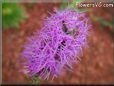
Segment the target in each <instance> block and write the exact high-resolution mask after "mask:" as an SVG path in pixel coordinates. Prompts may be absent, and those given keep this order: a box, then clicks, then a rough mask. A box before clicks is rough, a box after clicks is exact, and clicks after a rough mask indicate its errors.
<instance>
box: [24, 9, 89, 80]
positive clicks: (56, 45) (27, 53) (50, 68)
mask: <svg viewBox="0 0 114 86" xmlns="http://www.w3.org/2000/svg"><path fill="white" fill-rule="evenodd" d="M89 26H90V25H89V24H88V19H87V18H86V17H85V14H84V13H78V12H76V11H75V10H71V9H66V10H64V11H56V13H54V14H51V16H50V17H49V18H47V19H46V20H45V23H44V27H43V28H42V30H41V31H40V32H36V33H35V34H34V35H33V36H32V37H30V38H29V40H28V42H27V43H26V44H25V46H24V50H23V52H22V55H23V56H24V57H25V58H26V59H27V60H26V61H25V66H26V70H27V71H28V73H29V74H30V75H31V76H33V75H35V74H38V75H39V76H40V77H43V78H44V79H45V78H48V77H49V76H52V77H56V76H58V75H60V73H61V72H62V70H63V68H65V67H67V68H72V65H73V63H77V62H78V61H79V56H80V54H81V52H82V47H85V46H86V44H87V36H88V27H89Z"/></svg>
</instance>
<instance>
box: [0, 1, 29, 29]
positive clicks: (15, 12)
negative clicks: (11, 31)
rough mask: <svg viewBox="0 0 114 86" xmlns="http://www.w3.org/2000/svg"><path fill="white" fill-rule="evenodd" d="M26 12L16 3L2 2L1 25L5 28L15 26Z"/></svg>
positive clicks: (23, 17)
mask: <svg viewBox="0 0 114 86" xmlns="http://www.w3.org/2000/svg"><path fill="white" fill-rule="evenodd" d="M26 15H27V14H26V12H25V9H24V8H23V7H20V6H18V5H17V4H16V3H3V4H2V19H3V21H2V26H3V29H6V28H16V27H18V26H19V23H20V22H21V21H23V20H24V19H25V18H26Z"/></svg>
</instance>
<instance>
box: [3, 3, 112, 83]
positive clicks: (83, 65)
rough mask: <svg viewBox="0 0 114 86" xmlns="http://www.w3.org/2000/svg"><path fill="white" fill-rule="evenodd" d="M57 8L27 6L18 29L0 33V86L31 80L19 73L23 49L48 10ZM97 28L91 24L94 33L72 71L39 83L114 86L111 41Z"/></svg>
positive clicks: (40, 25) (105, 33)
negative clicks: (0, 51)
mask: <svg viewBox="0 0 114 86" xmlns="http://www.w3.org/2000/svg"><path fill="white" fill-rule="evenodd" d="M57 6H58V4H49V3H48V4H44V3H40V4H33V5H32V6H29V5H26V9H27V12H28V14H29V17H28V19H26V20H25V22H23V23H22V24H21V25H20V27H19V28H18V29H13V28H11V29H7V30H3V63H2V66H3V74H2V75H3V76H2V78H3V83H15V84H18V83H29V80H30V79H29V78H27V76H26V75H24V74H23V73H21V72H20V69H21V68H22V66H21V65H20V58H21V55H20V53H21V51H22V46H23V44H24V43H25V41H26V38H27V37H28V36H30V35H32V33H33V32H34V31H36V30H38V29H40V28H41V27H42V23H43V19H44V18H45V17H46V16H48V11H51V12H52V11H53V7H54V8H57ZM99 12H100V11H99ZM101 14H102V12H101ZM102 15H104V14H102ZM99 28H100V27H99V26H98V24H95V23H94V24H93V30H92V32H91V36H90V37H89V39H88V44H89V47H88V48H87V49H84V52H83V56H82V57H81V61H80V63H79V64H74V68H73V72H70V71H67V70H65V72H64V74H63V75H62V76H59V77H58V78H56V79H54V80H41V81H40V83H43V84H47V83H53V84H91V83H92V84H108V83H114V69H113V68H114V63H113V61H114V58H113V40H112V38H111V35H110V34H109V33H108V32H106V31H105V30H102V29H99ZM108 28H109V27H108Z"/></svg>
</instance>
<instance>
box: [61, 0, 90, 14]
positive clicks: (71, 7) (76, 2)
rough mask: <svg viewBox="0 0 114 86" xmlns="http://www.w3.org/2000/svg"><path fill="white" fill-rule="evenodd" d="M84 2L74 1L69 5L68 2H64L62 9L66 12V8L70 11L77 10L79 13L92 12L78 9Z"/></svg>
mask: <svg viewBox="0 0 114 86" xmlns="http://www.w3.org/2000/svg"><path fill="white" fill-rule="evenodd" d="M84 1H85V0H72V2H71V3H69V2H68V1H67V0H63V3H62V4H61V6H60V9H61V10H64V9H65V8H70V9H74V10H76V11H77V12H87V11H90V10H91V9H90V8H81V9H79V8H78V5H77V4H79V3H82V2H84Z"/></svg>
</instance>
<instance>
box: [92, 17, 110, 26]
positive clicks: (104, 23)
mask: <svg viewBox="0 0 114 86" xmlns="http://www.w3.org/2000/svg"><path fill="white" fill-rule="evenodd" d="M94 20H95V21H97V22H99V23H100V24H102V25H104V26H112V23H111V22H109V21H106V20H105V19H103V18H100V17H95V16H94Z"/></svg>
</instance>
